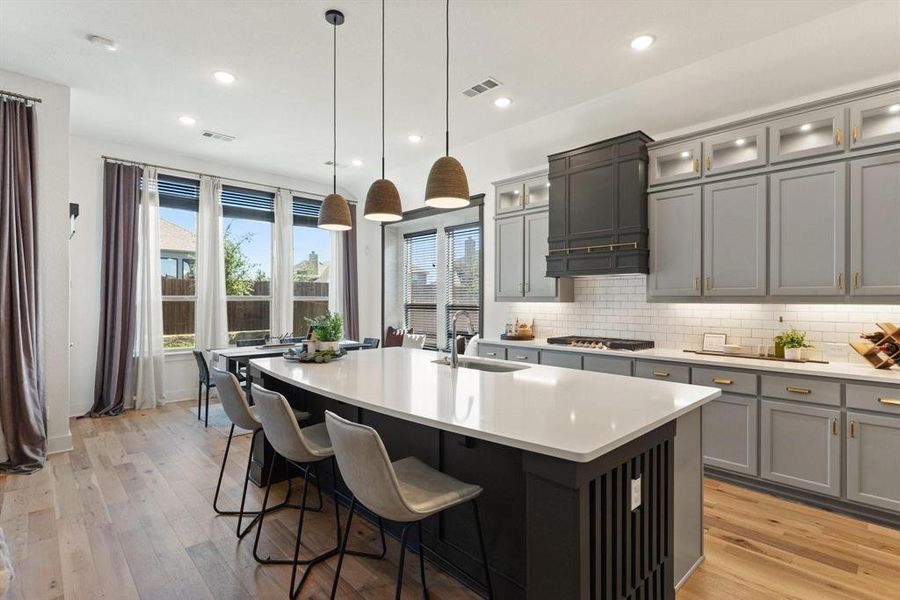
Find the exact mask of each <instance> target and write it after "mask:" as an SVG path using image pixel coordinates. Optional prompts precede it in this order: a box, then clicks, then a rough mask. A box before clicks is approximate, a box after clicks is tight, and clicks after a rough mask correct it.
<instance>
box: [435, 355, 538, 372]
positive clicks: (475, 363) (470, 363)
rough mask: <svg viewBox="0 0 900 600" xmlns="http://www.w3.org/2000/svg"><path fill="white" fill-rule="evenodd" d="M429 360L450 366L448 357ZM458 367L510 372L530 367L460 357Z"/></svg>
mask: <svg viewBox="0 0 900 600" xmlns="http://www.w3.org/2000/svg"><path fill="white" fill-rule="evenodd" d="M431 362H433V363H435V364H438V365H446V366H448V367H449V366H450V359H448V358H439V359H438V360H433V361H431ZM459 368H460V369H475V370H476V371H488V372H490V373H512V372H513V371H522V370H524V369H529V368H530V367H529V366H528V365H512V364H498V363H490V362H482V361H480V360H472V359H471V358H463V357H460V358H459Z"/></svg>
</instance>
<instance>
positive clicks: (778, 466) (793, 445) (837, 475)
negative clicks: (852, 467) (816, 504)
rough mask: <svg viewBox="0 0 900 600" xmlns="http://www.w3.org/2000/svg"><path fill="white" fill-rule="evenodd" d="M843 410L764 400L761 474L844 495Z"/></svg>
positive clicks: (789, 483)
mask: <svg viewBox="0 0 900 600" xmlns="http://www.w3.org/2000/svg"><path fill="white" fill-rule="evenodd" d="M840 417H841V412H840V410H838V409H830V408H820V407H818V406H804V405H800V404H788V403H786V402H773V401H771V400H762V401H761V402H760V427H761V429H760V475H762V477H763V478H764V479H769V480H771V481H776V482H779V483H783V484H786V485H790V486H793V487H798V488H801V489H805V490H810V491H813V492H819V493H822V494H827V495H829V496H840V495H841V444H840V440H841V424H840Z"/></svg>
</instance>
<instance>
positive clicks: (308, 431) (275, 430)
mask: <svg viewBox="0 0 900 600" xmlns="http://www.w3.org/2000/svg"><path fill="white" fill-rule="evenodd" d="M253 399H254V401H255V402H256V409H257V412H256V414H257V416H258V417H259V420H260V421H261V422H262V430H263V433H264V434H265V436H266V439H267V440H268V441H269V443H270V444H271V445H272V448H274V449H275V452H276V453H277V455H278V457H280V458H281V459H282V460H284V461H287V463H288V464H290V465H293V466H294V467H296V468H298V469H300V470H301V471H302V472H303V497H302V500H301V502H300V520H299V522H298V524H297V541H296V543H295V545H294V558H293V560H291V559H273V558H271V557H267V558H260V557H259V554H258V548H259V536H260V532H261V531H262V527H263V521H264V519H265V514H266V506H267V503H268V500H269V493H270V491H271V489H272V471H273V468H274V466H275V459H273V460H272V463H271V464H270V465H269V473H268V477H267V478H266V493H265V496H264V497H263V507H262V512H261V515H260V519H259V527H258V528H257V529H256V540H255V541H254V543H253V557H254V558H255V559H256V560H257V561H258V562H260V563H263V564H289V565H292V571H291V586H290V588H289V590H288V591H289V597H290V598H292V599H293V598H296V597H297V595H298V594H299V593H300V589H301V588H302V587H303V584H304V583H305V582H306V578H307V577H308V576H309V573H310V571H311V570H312V567H313V566H315V565H316V564H318V563H320V562H322V561H324V560H326V559H328V558H330V557H332V556H334V555H335V554H337V553H338V549H339V547H340V542H341V517H340V509H339V506H340V505H339V504H338V502H337V496H336V495H335V499H334V500H335V501H334V527H335V540H334V548H331V549H329V550H326V551H325V552H322V553H320V554H318V555H316V556H314V557H312V558H308V559H303V560H301V559H300V539H301V536H302V535H303V517H304V516H305V514H306V494H307V490H308V487H309V475H310V468H311V467H313V468H314V467H315V465H317V464H318V463H320V462H322V461H326V460H327V461H329V462H330V463H331V475H332V480H333V481H335V482H337V474H336V472H335V468H334V450H333V449H332V447H331V440H330V439H329V438H328V430H327V429H326V427H325V423H318V424H316V425H310V426H309V427H303V428H301V427H300V426H299V425H298V424H297V420H296V419H295V418H294V416H293V415H294V412H293V409H292V408H291V406H290V404H288V401H287V399H285V397H284V396H282V395H281V394H279V393H277V392H272V391H270V390H267V389H265V388H262V387H260V386H259V385H256V384H253ZM276 458H277V457H276ZM317 475H318V473H317ZM316 479H317V480H318V476H317V477H316ZM317 483H318V485H317V486H316V487H319V485H321V482H320V481H317ZM381 543H382V552H381V556H384V530H383V528H382V531H381ZM345 545H346V542H345ZM356 554H359V555H363V556H376V555H369V554H365V553H361V552H360V553H356ZM299 565H306V567H307V568H306V569H305V570H304V572H303V575H302V576H301V577H300V581H299V582H297V585H296V587H294V583H295V581H296V579H297V567H298V566H299Z"/></svg>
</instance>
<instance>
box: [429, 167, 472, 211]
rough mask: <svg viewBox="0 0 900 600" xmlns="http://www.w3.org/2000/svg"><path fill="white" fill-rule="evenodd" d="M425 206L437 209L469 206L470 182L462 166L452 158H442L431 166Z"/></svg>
mask: <svg viewBox="0 0 900 600" xmlns="http://www.w3.org/2000/svg"><path fill="white" fill-rule="evenodd" d="M425 204H427V205H428V206H433V207H435V208H461V207H463V206H468V205H469V180H468V179H467V178H466V171H465V169H463V166H462V164H460V162H459V161H458V160H456V159H455V158H453V157H452V156H442V157H440V158H439V159H437V160H436V161H434V164H433V165H432V166H431V172H430V173H428V183H427V184H426V185H425Z"/></svg>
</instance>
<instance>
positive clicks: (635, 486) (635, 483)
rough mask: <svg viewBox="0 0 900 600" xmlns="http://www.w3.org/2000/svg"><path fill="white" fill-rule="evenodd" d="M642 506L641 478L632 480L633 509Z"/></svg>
mask: <svg viewBox="0 0 900 600" xmlns="http://www.w3.org/2000/svg"><path fill="white" fill-rule="evenodd" d="M640 506H641V478H640V477H638V478H637V479H632V480H631V510H637V509H638V508H640Z"/></svg>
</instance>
